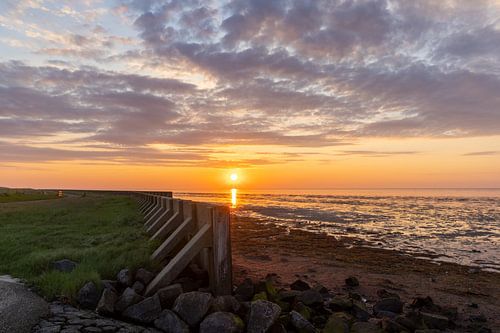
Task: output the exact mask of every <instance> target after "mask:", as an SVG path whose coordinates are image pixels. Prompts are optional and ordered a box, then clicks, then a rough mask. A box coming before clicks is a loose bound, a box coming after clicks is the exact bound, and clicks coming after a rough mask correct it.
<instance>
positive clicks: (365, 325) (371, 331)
mask: <svg viewBox="0 0 500 333" xmlns="http://www.w3.org/2000/svg"><path fill="white" fill-rule="evenodd" d="M351 333H382V329H381V328H380V327H378V326H377V325H376V324H374V323H369V322H362V321H358V322H356V323H354V324H352V326H351Z"/></svg>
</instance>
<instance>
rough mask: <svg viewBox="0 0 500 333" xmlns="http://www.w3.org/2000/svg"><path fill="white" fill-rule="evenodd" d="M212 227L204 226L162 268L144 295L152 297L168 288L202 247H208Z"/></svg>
mask: <svg viewBox="0 0 500 333" xmlns="http://www.w3.org/2000/svg"><path fill="white" fill-rule="evenodd" d="M211 238H212V227H211V226H210V225H208V224H206V225H204V226H203V227H202V228H201V229H200V230H198V232H197V233H196V234H195V235H194V237H193V238H191V239H190V240H189V242H188V243H187V244H186V246H184V247H183V248H182V250H181V251H179V253H177V255H176V256H175V257H174V258H173V259H172V260H171V261H170V262H169V263H168V265H167V266H165V268H163V269H162V270H161V271H160V273H159V274H158V275H157V276H156V277H155V278H154V279H153V281H151V283H150V284H149V285H148V287H147V288H146V293H145V295H146V296H147V297H149V296H152V295H153V294H154V293H155V292H156V291H158V289H160V288H162V287H165V286H168V285H169V284H170V283H171V282H172V281H173V280H174V279H175V278H177V276H179V274H180V273H181V272H182V271H183V270H184V269H185V268H186V267H187V266H188V265H189V263H190V262H191V260H193V258H194V257H195V256H196V255H197V254H198V253H199V252H200V250H201V249H203V248H204V247H207V246H210V243H211Z"/></svg>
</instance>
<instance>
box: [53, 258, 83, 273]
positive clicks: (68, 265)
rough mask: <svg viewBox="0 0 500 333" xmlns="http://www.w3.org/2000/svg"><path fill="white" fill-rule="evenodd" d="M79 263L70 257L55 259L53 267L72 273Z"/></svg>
mask: <svg viewBox="0 0 500 333" xmlns="http://www.w3.org/2000/svg"><path fill="white" fill-rule="evenodd" d="M76 266H78V264H77V263H76V262H74V261H71V260H69V259H62V260H58V261H54V262H53V263H52V268H54V269H55V270H56V271H59V272H63V273H70V272H72V271H73V270H74V269H75V268H76Z"/></svg>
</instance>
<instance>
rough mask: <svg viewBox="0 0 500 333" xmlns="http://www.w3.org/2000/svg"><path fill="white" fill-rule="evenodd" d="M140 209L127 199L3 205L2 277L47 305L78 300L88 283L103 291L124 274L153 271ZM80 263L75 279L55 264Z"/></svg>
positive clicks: (103, 197) (107, 197)
mask: <svg viewBox="0 0 500 333" xmlns="http://www.w3.org/2000/svg"><path fill="white" fill-rule="evenodd" d="M137 208H138V207H137V203H136V202H135V201H134V200H133V199H132V198H129V197H124V196H112V195H90V196H86V197H68V198H64V199H60V200H49V201H38V202H29V203H28V202H21V203H11V204H0V274H10V275H12V276H14V277H18V278H23V279H26V280H27V281H28V282H29V283H30V284H32V285H34V286H35V287H37V289H38V290H39V292H40V293H41V294H42V295H43V296H45V297H46V298H48V299H52V298H54V297H55V296H66V297H69V298H70V299H74V297H75V295H76V293H77V291H78V290H79V288H80V287H81V286H82V285H83V284H84V283H85V282H87V281H94V282H96V283H97V284H98V285H100V280H101V279H114V277H115V276H116V273H117V272H118V271H119V270H120V269H122V268H124V267H128V268H130V269H136V268H139V267H146V268H150V269H151V268H153V267H151V262H150V260H149V256H150V254H151V252H152V249H153V244H151V243H150V242H149V241H148V237H147V235H146V234H145V232H144V229H143V225H142V218H141V216H140V214H139V212H138V209H137ZM64 258H68V259H71V260H73V261H76V262H78V263H79V264H78V267H77V268H76V269H75V270H74V271H73V272H71V273H62V272H57V271H54V270H53V269H52V268H51V263H52V262H53V261H55V260H59V259H64Z"/></svg>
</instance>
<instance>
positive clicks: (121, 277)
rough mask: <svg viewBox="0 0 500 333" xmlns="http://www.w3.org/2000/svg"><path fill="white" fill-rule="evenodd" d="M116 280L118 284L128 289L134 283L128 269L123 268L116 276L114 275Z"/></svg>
mask: <svg viewBox="0 0 500 333" xmlns="http://www.w3.org/2000/svg"><path fill="white" fill-rule="evenodd" d="M116 280H117V281H118V283H119V284H121V285H122V286H124V287H130V286H132V283H133V282H134V281H133V278H132V273H131V272H130V270H129V269H128V268H124V269H122V270H121V271H119V272H118V274H117V275H116Z"/></svg>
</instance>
